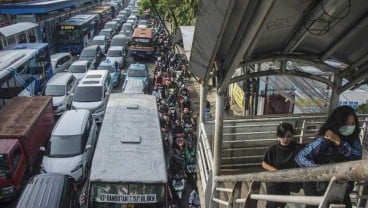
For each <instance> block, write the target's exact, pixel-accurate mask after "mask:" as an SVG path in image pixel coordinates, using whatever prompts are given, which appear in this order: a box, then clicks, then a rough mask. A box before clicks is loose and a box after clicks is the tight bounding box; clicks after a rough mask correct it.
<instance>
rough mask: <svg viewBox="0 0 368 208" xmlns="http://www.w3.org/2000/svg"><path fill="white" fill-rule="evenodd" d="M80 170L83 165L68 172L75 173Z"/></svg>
mask: <svg viewBox="0 0 368 208" xmlns="http://www.w3.org/2000/svg"><path fill="white" fill-rule="evenodd" d="M81 168H83V164H79V165H78V166H77V167H75V168H73V170H71V171H70V172H72V173H73V172H76V171H78V170H80V169H81Z"/></svg>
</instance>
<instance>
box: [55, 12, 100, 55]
mask: <svg viewBox="0 0 368 208" xmlns="http://www.w3.org/2000/svg"><path fill="white" fill-rule="evenodd" d="M99 25H100V23H99V19H98V16H97V15H96V14H79V15H75V16H73V17H71V18H69V19H68V20H66V21H64V22H63V23H60V24H59V25H58V26H57V40H56V42H57V43H56V47H57V51H59V52H70V53H72V54H73V55H75V54H79V53H80V52H81V51H82V50H83V48H84V47H85V46H87V45H88V43H89V42H90V41H91V40H92V38H93V37H94V35H95V34H96V33H97V30H98V26H99Z"/></svg>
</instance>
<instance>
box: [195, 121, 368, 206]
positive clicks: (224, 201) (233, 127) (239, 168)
mask: <svg viewBox="0 0 368 208" xmlns="http://www.w3.org/2000/svg"><path fill="white" fill-rule="evenodd" d="M366 118H368V115H359V121H360V126H361V137H360V138H361V140H362V143H363V144H367V143H368V140H367V128H366V125H367V122H368V120H367V121H366ZM325 119H326V116H324V115H321V114H315V115H311V114H309V115H288V116H283V117H280V116H258V117H248V118H244V119H232V120H224V121H223V122H224V126H223V134H222V144H221V146H222V148H221V153H220V154H221V162H220V164H221V168H220V176H219V177H215V178H213V158H214V155H213V148H214V143H213V142H214V135H213V132H214V121H208V122H204V123H201V124H199V132H198V135H199V137H198V152H197V153H198V154H197V155H198V166H199V170H200V171H199V174H200V183H201V184H200V185H201V187H202V188H203V189H202V190H203V193H204V196H205V198H206V201H205V199H203V203H205V204H206V206H205V207H209V205H210V204H211V203H214V204H212V206H214V205H215V204H216V203H218V204H220V205H226V206H228V207H244V205H246V199H247V198H249V199H248V202H247V203H251V204H252V205H250V204H247V207H248V206H249V207H253V206H254V207H255V206H256V205H254V204H257V201H254V200H250V199H253V198H254V199H266V198H267V196H263V195H255V194H256V193H259V191H260V190H259V188H260V184H259V182H268V181H289V182H290V181H298V182H300V181H318V180H322V179H323V180H330V178H332V177H333V176H335V177H336V176H338V175H339V176H340V177H341V176H344V175H347V172H338V171H343V170H342V169H336V168H337V167H335V169H333V167H331V166H329V167H328V168H326V167H321V168H315V169H316V170H312V169H311V170H309V171H310V172H309V171H308V174H306V171H305V170H292V171H283V172H282V173H280V172H281V171H280V172H278V173H277V175H275V173H267V172H264V171H263V169H262V168H261V162H262V160H263V156H264V154H265V152H266V150H267V149H268V147H270V146H271V145H272V144H273V143H274V142H275V141H276V135H275V134H276V127H277V126H278V125H279V124H280V123H282V122H288V123H291V124H293V126H294V127H295V130H296V134H295V135H294V139H295V140H296V141H297V142H299V143H302V144H306V143H309V142H310V141H311V140H312V139H313V138H314V136H315V135H316V133H317V131H318V129H319V128H320V126H321V125H322V124H323V123H324V121H325ZM365 155H366V153H365ZM364 162H366V161H364ZM362 163H363V161H360V162H359V163H357V164H350V165H347V166H349V167H350V166H352V167H353V165H355V166H356V167H358V166H359V165H361V164H362ZM321 170H327V171H326V172H323V173H324V174H322V175H319V176H318V177H317V176H315V175H314V176H313V174H312V173H313V172H316V173H319V174H320V173H321ZM354 171H356V173H359V174H364V171H366V170H364V171H362V170H361V169H360V168H359V169H357V170H354ZM360 171H362V172H360ZM367 171H368V169H367ZM336 174H338V175H336ZM280 176H282V178H279V177H280ZM303 176H305V177H304V178H303ZM359 180H361V179H359ZM361 187H362V186H359V188H361ZM250 188H252V189H253V190H252V191H253V192H250ZM213 189H214V190H213ZM257 189H258V190H257ZM252 193H253V195H252ZM257 197H258V198H257ZM290 197H291V198H284V199H282V200H283V201H289V202H298V203H303V202H304V203H309V204H311V203H314V204H317V203H318V204H319V203H322V201H323V200H327V199H326V198H323V197H322V198H319V199H318V200H317V199H316V200H315V201H313V202H309V201H308V200H310V199H308V198H306V199H305V200H304V201H303V198H301V197H300V196H296V197H297V199H296V198H293V196H290ZM359 197H362V193H359ZM359 197H358V198H356V199H357V200H359V203H363V202H362V200H361V199H360V198H359ZM363 198H364V197H363ZM249 200H250V201H253V202H249ZM235 205H237V206H235Z"/></svg>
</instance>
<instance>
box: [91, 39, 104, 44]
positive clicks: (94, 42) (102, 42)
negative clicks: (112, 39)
mask: <svg viewBox="0 0 368 208" xmlns="http://www.w3.org/2000/svg"><path fill="white" fill-rule="evenodd" d="M91 45H105V41H104V40H92V42H91Z"/></svg>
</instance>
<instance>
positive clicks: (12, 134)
mask: <svg viewBox="0 0 368 208" xmlns="http://www.w3.org/2000/svg"><path fill="white" fill-rule="evenodd" d="M54 124H55V120H54V113H53V108H52V98H51V97H50V96H35V97H14V98H13V99H12V100H10V102H9V103H8V104H7V105H5V106H4V107H3V108H1V109H0V201H9V200H11V199H13V198H15V196H16V195H17V194H18V193H19V192H20V191H21V189H22V187H23V185H25V184H26V183H25V182H26V180H27V178H28V177H27V176H30V174H32V173H33V170H34V166H35V165H36V164H37V163H36V161H39V160H38V159H40V157H39V153H40V152H41V151H40V147H42V146H44V145H45V144H46V143H47V141H48V140H49V138H50V135H51V131H52V128H53V126H54Z"/></svg>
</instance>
